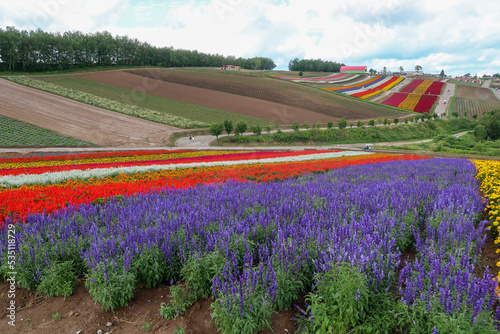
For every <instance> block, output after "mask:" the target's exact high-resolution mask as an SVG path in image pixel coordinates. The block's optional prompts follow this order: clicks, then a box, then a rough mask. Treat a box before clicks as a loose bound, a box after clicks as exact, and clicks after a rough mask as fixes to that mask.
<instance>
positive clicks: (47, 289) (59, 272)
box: [37, 261, 76, 298]
mask: <svg viewBox="0 0 500 334" xmlns="http://www.w3.org/2000/svg"><path fill="white" fill-rule="evenodd" d="M42 273H43V279H42V281H41V282H40V285H39V286H38V288H37V291H38V292H39V293H41V294H43V295H45V296H47V297H49V298H52V297H56V296H62V297H68V296H70V295H71V294H72V293H73V291H74V290H75V288H76V274H75V270H74V268H73V263H72V262H71V261H66V262H61V263H56V264H53V265H52V267H51V268H50V269H48V268H47V269H44V270H43V271H42Z"/></svg>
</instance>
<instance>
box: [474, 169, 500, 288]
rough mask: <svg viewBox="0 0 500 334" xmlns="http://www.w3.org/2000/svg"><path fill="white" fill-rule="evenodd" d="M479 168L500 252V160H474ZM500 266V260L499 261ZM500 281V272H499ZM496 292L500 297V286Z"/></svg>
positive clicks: (487, 208)
mask: <svg viewBox="0 0 500 334" xmlns="http://www.w3.org/2000/svg"><path fill="white" fill-rule="evenodd" d="M472 162H473V163H474V164H475V165H476V168H477V176H476V177H477V178H478V179H479V180H481V191H482V192H483V194H484V196H485V197H486V198H487V199H488V205H487V207H486V209H485V211H486V215H487V217H488V220H489V225H488V229H490V230H491V231H492V233H493V235H494V236H495V245H497V247H499V248H498V249H497V253H500V161H485V160H472ZM497 267H500V260H499V261H498V262H497ZM497 277H498V280H499V281H500V272H498V274H497ZM496 293H497V294H498V296H499V297H500V288H499V287H498V286H497V289H496Z"/></svg>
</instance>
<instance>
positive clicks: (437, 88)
mask: <svg viewBox="0 0 500 334" xmlns="http://www.w3.org/2000/svg"><path fill="white" fill-rule="evenodd" d="M443 86H444V82H442V81H434V82H433V83H432V85H430V87H429V88H427V90H426V91H425V94H432V95H441V92H442V90H443Z"/></svg>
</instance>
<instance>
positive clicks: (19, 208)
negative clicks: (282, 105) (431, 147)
mask: <svg viewBox="0 0 500 334" xmlns="http://www.w3.org/2000/svg"><path fill="white" fill-rule="evenodd" d="M359 153H368V152H358V153H356V154H345V155H344V156H339V155H338V154H337V157H335V155H330V157H331V158H329V159H328V158H327V159H325V158H326V157H327V155H325V154H315V158H318V159H320V160H309V161H297V160H296V159H295V161H290V159H289V160H285V161H282V159H274V160H273V162H271V163H262V160H259V162H258V163H248V162H247V163H243V164H232V165H227V164H226V165H217V166H204V167H195V166H191V168H184V169H175V170H161V171H157V172H151V173H148V172H146V173H140V174H134V175H126V174H117V175H114V177H113V178H111V176H109V177H108V178H105V179H89V180H86V181H85V182H83V181H67V182H66V184H65V185H61V184H54V185H36V186H22V187H20V188H12V189H6V190H4V191H0V207H2V208H3V209H2V211H0V222H1V221H5V219H6V218H7V217H12V218H13V219H14V220H19V219H24V218H25V217H26V216H27V215H28V214H29V213H39V212H45V213H51V212H53V211H55V210H59V209H61V208H65V207H68V206H71V205H79V204H83V203H87V202H90V201H95V200H104V199H106V198H108V197H110V196H116V195H132V194H135V193H143V192H151V191H160V190H162V189H165V188H184V187H194V186H196V185H198V184H205V183H214V182H221V181H225V180H229V179H232V180H237V181H244V180H254V181H274V180H281V179H285V178H289V177H293V176H298V175H302V174H305V173H309V172H314V171H325V170H328V169H333V168H340V167H344V166H350V165H358V164H371V163H378V162H385V161H392V160H418V159H426V157H420V156H405V155H384V154H359ZM279 161H281V162H279Z"/></svg>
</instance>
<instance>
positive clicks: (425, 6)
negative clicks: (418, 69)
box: [0, 0, 500, 76]
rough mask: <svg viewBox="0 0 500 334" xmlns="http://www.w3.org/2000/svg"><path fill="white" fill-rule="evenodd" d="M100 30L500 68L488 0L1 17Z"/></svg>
mask: <svg viewBox="0 0 500 334" xmlns="http://www.w3.org/2000/svg"><path fill="white" fill-rule="evenodd" d="M7 26H14V27H15V28H16V29H18V30H36V29H38V28H40V29H42V30H44V31H48V32H61V33H62V32H65V31H75V30H77V31H81V32H83V33H94V32H98V31H108V32H109V33H111V34H112V35H113V36H116V35H118V36H124V35H127V36H129V37H131V38H137V39H138V40H140V41H142V42H148V43H150V44H151V45H154V46H157V47H173V48H175V49H188V50H198V51H199V52H205V53H211V54H215V53H218V54H223V55H226V56H229V55H233V56H236V57H245V58H251V57H268V58H271V59H273V60H274V62H275V63H276V64H277V65H278V66H277V67H276V69H278V70H287V69H288V63H289V61H290V60H292V59H294V58H299V59H318V58H319V59H322V60H331V61H336V62H340V63H345V64H346V65H352V66H356V65H366V66H368V69H370V68H373V69H375V70H377V71H381V70H382V69H383V68H384V67H386V68H387V70H389V71H398V68H399V67H400V66H402V67H403V68H404V69H405V70H415V66H416V65H420V66H422V68H423V71H424V72H426V73H439V72H441V70H444V71H445V74H447V75H452V76H457V75H463V74H466V73H471V74H472V75H475V74H478V75H480V76H482V75H483V74H490V75H491V74H494V73H499V72H500V33H499V31H500V1H496V0H476V1H470V0H453V1H449V0H418V1H416V0H184V1H183V0H164V1H159V0H99V1H98V0H17V1H2V2H1V3H0V27H1V28H3V29H5V28H6V27H7Z"/></svg>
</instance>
